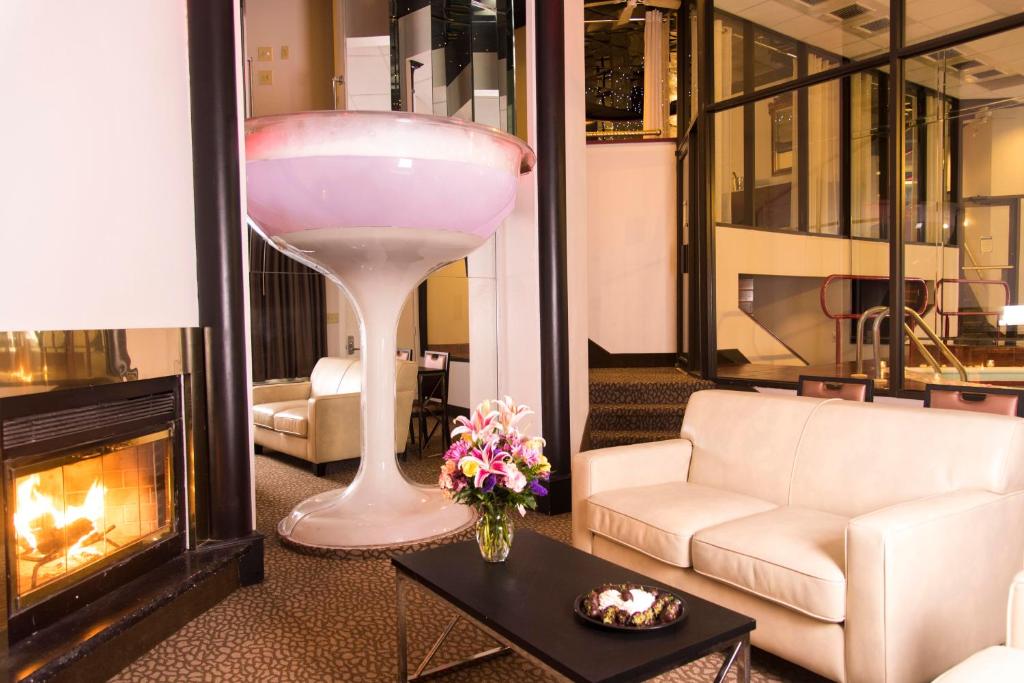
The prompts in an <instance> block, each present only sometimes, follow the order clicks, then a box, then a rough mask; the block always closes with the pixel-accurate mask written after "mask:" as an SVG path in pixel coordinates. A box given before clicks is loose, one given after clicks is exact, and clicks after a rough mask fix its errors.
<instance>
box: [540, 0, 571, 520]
mask: <svg viewBox="0 0 1024 683" xmlns="http://www.w3.org/2000/svg"><path fill="white" fill-rule="evenodd" d="M535 23H536V27H535V29H536V59H535V60H534V64H536V69H537V119H538V120H539V121H542V122H543V124H544V125H541V126H538V128H537V171H536V173H537V222H538V232H539V239H538V246H539V264H538V265H539V271H540V360H541V371H540V373H541V415H542V422H543V425H544V439H545V441H546V442H547V448H546V449H545V453H546V455H547V457H548V459H549V460H550V461H551V468H552V470H553V471H554V474H553V475H552V482H551V483H552V487H551V494H552V495H550V496H547V497H546V498H543V499H542V500H543V501H545V508H546V509H545V511H546V512H548V513H551V514H557V513H560V512H567V511H568V510H569V509H570V508H571V497H569V496H562V495H558V496H556V495H555V493H556V490H557V491H561V490H562V488H568V485H567V483H568V481H569V478H570V468H571V454H572V444H571V431H570V424H569V420H570V411H569V307H568V281H567V275H566V263H567V258H566V252H567V243H566V202H565V7H564V6H563V4H562V3H560V2H544V3H537V5H536V10H535ZM561 481H564V482H565V484H562V483H559V482H561ZM567 504H568V507H566V505H567Z"/></svg>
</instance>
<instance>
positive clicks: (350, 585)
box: [112, 456, 818, 683]
mask: <svg viewBox="0 0 1024 683" xmlns="http://www.w3.org/2000/svg"><path fill="white" fill-rule="evenodd" d="M437 463H438V460H437V459H430V458H428V459H425V460H416V459H415V458H412V459H410V462H409V463H408V464H407V466H406V470H407V472H408V474H409V476H410V477H411V478H413V479H415V480H417V481H421V482H432V481H434V480H435V479H436V475H435V474H434V473H435V471H436V467H437ZM357 465H358V462H357V461H349V462H345V463H339V464H338V465H336V466H335V467H336V469H335V470H334V471H333V472H332V473H330V474H328V476H327V477H325V478H323V479H317V478H316V477H314V476H313V475H312V474H311V473H310V472H309V470H308V469H305V468H304V467H303V466H302V465H301V464H295V463H293V462H291V461H284V460H279V459H276V458H274V457H269V456H257V457H256V507H257V525H258V529H259V530H260V531H261V532H262V533H263V534H265V535H266V537H267V546H266V550H267V554H266V580H265V581H264V582H263V583H262V584H260V585H257V586H252V587H249V588H243V589H240V590H238V591H236V592H235V593H233V594H232V595H231V596H229V597H228V598H227V599H226V600H224V601H223V602H222V603H220V604H219V605H217V606H216V607H214V608H213V609H211V610H210V611H208V612H206V613H205V614H203V615H201V616H200V617H199V618H197V619H195V620H194V621H192V622H191V623H189V624H188V625H186V626H185V627H184V628H182V629H181V630H180V631H179V632H178V633H176V634H175V635H173V636H172V637H170V638H168V639H167V640H165V641H164V642H162V643H161V644H160V645H158V646H157V647H156V648H154V649H153V650H152V651H150V652H149V653H148V654H146V655H145V656H144V657H142V658H141V659H139V660H138V661H136V662H135V663H134V664H132V665H131V666H130V667H128V668H127V669H125V670H124V671H122V672H121V673H120V674H119V675H118V676H117V677H115V678H114V679H112V680H114V681H118V682H123V683H127V682H133V683H136V682H143V681H145V682H147V683H149V682H160V681H174V682H178V681H209V682H220V681H224V682H236V681H237V682H238V683H254V682H256V681H275V682H277V681H281V682H284V681H296V682H302V683H307V682H313V681H325V682H326V681H339V682H350V681H351V682H353V683H374V682H376V681H393V680H394V679H395V676H396V665H395V612H394V606H393V604H394V601H393V595H394V574H393V572H392V570H391V567H390V566H389V564H388V562H387V561H386V560H376V559H370V560H337V559H329V558H323V557H315V556H311V555H303V554H300V553H296V552H294V551H292V550H289V549H288V548H285V547H283V546H282V545H281V543H280V541H279V540H278V539H277V537H276V534H275V532H274V529H275V526H276V524H277V522H278V520H280V519H281V518H282V517H284V516H285V515H286V514H287V513H288V511H289V510H290V509H291V507H292V505H294V504H295V503H296V502H298V501H299V500H301V499H303V498H306V497H307V496H310V495H312V494H314V493H317V492H320V491H324V490H327V489H330V488H333V487H335V486H337V485H338V484H340V483H347V482H349V481H351V479H352V477H353V476H354V475H355V472H356V467H357ZM521 525H522V526H525V527H529V528H531V529H534V530H536V531H538V532H540V533H544V534H547V535H549V536H551V537H553V538H556V539H558V540H560V541H563V542H566V543H568V542H569V528H570V526H569V515H561V516H557V517H546V516H543V515H536V514H530V515H528V516H527V517H526V519H525V520H523V521H522V522H521ZM512 552H515V548H514V546H513V551H512ZM410 602H411V604H410V611H409V629H410V644H409V649H410V659H411V661H413V662H418V661H419V660H420V659H421V658H422V657H423V655H424V654H425V653H426V650H427V648H428V647H429V646H430V644H431V643H432V642H433V640H434V639H435V638H436V636H437V635H438V634H439V632H440V629H441V628H442V627H443V626H444V624H445V623H447V620H448V618H449V616H450V613H449V612H448V610H447V609H446V608H445V607H444V606H443V605H442V604H441V603H439V602H437V601H436V600H434V599H433V598H431V597H430V596H428V595H427V594H425V593H413V594H412V596H411V600H410ZM491 645H492V643H491V642H490V641H489V640H488V639H487V638H486V637H485V636H483V635H481V634H480V633H479V632H477V631H476V630H474V629H473V628H472V627H471V626H469V625H466V624H465V623H460V624H459V625H458V626H457V627H456V629H455V631H454V632H453V634H452V637H450V638H449V639H448V641H447V643H446V645H445V646H444V647H443V648H442V649H441V651H440V652H439V653H438V657H437V658H436V663H442V662H444V661H451V660H453V659H456V658H460V657H463V656H467V655H469V654H472V653H474V652H477V651H480V650H483V649H486V648H488V647H490V646H491ZM753 661H754V667H753V669H754V676H753V680H755V681H758V682H759V683H763V682H768V681H811V680H818V679H816V678H815V677H813V676H811V675H810V674H808V673H806V672H804V671H802V670H800V669H796V668H795V667H793V666H792V665H790V664H788V663H786V662H782V661H781V660H778V659H775V658H773V657H771V656H769V655H767V654H765V653H762V652H758V651H755V652H754V658H753ZM719 662H720V660H719V658H718V656H711V657H707V658H705V659H703V660H700V661H698V662H695V663H693V664H690V665H688V666H686V667H683V668H681V669H677V670H675V671H672V672H670V673H668V674H665V675H664V676H661V677H659V678H658V679H656V680H658V681H672V682H687V683H688V682H690V681H702V682H703V681H711V680H713V679H714V675H715V673H716V672H717V669H718V665H719ZM436 680H438V681H445V682H452V683H454V682H485V681H548V680H552V679H551V678H550V677H549V676H548V674H546V673H545V672H544V671H541V670H539V669H537V668H536V667H534V666H533V665H531V664H530V663H528V662H527V661H525V660H523V659H522V658H520V657H517V656H515V655H508V656H505V657H500V658H498V659H495V660H491V661H489V662H486V663H484V664H481V665H478V666H474V667H471V668H467V669H462V670H459V671H456V672H454V673H450V674H448V675H446V676H443V677H439V678H437V679H436ZM728 680H730V681H731V680H735V679H734V678H733V677H732V676H730V678H729V679H728Z"/></svg>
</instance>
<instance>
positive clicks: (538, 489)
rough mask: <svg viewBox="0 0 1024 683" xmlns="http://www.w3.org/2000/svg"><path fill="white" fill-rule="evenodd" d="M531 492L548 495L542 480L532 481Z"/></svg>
mask: <svg viewBox="0 0 1024 683" xmlns="http://www.w3.org/2000/svg"><path fill="white" fill-rule="evenodd" d="M530 492H531V493H533V494H534V495H537V496H546V495H548V490H547V489H546V488H544V487H543V486H541V484H540V482H539V481H536V480H534V481H531V482H530Z"/></svg>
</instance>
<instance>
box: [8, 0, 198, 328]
mask: <svg viewBox="0 0 1024 683" xmlns="http://www.w3.org/2000/svg"><path fill="white" fill-rule="evenodd" d="M0 42H2V44H3V45H4V46H5V49H6V50H7V59H8V63H9V64H11V65H12V68H11V69H10V70H9V71H8V75H7V77H6V78H7V80H6V83H5V85H4V95H3V99H4V105H3V106H2V107H0V148H2V149H3V156H4V165H3V169H4V170H0V186H2V187H3V188H4V190H3V199H2V201H0V244H2V245H3V247H2V248H3V254H4V263H3V267H2V268H0V292H3V295H2V297H0V329H6V330H23V329H95V328H124V327H185V326H194V325H196V324H197V323H198V319H199V316H198V304H197V293H196V263H195V258H196V255H195V230H194V225H195V224H194V213H193V197H192V139H191V121H190V111H189V75H188V44H187V31H186V17H185V3H183V2H138V1H137V0H102V1H99V2H84V1H81V0H79V1H76V2H63V3H52V2H39V1H38V0H7V1H6V2H3V3H0Z"/></svg>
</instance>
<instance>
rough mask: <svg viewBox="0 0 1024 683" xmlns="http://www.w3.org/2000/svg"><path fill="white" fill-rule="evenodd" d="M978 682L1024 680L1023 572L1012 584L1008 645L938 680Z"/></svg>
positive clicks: (985, 652)
mask: <svg viewBox="0 0 1024 683" xmlns="http://www.w3.org/2000/svg"><path fill="white" fill-rule="evenodd" d="M978 681H1024V572H1020V573H1019V574H1017V576H1015V577H1013V583H1011V584H1010V600H1009V604H1008V605H1007V607H1006V645H995V646H992V647H987V648H985V649H984V650H982V651H981V652H977V653H975V654H973V655H971V656H970V657H968V658H967V659H965V660H964V661H963V662H961V663H959V664H957V665H956V666H954V667H953V668H952V669H950V670H949V671H947V672H946V673H944V674H942V675H941V676H939V677H938V678H936V679H935V683H977V682H978Z"/></svg>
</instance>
